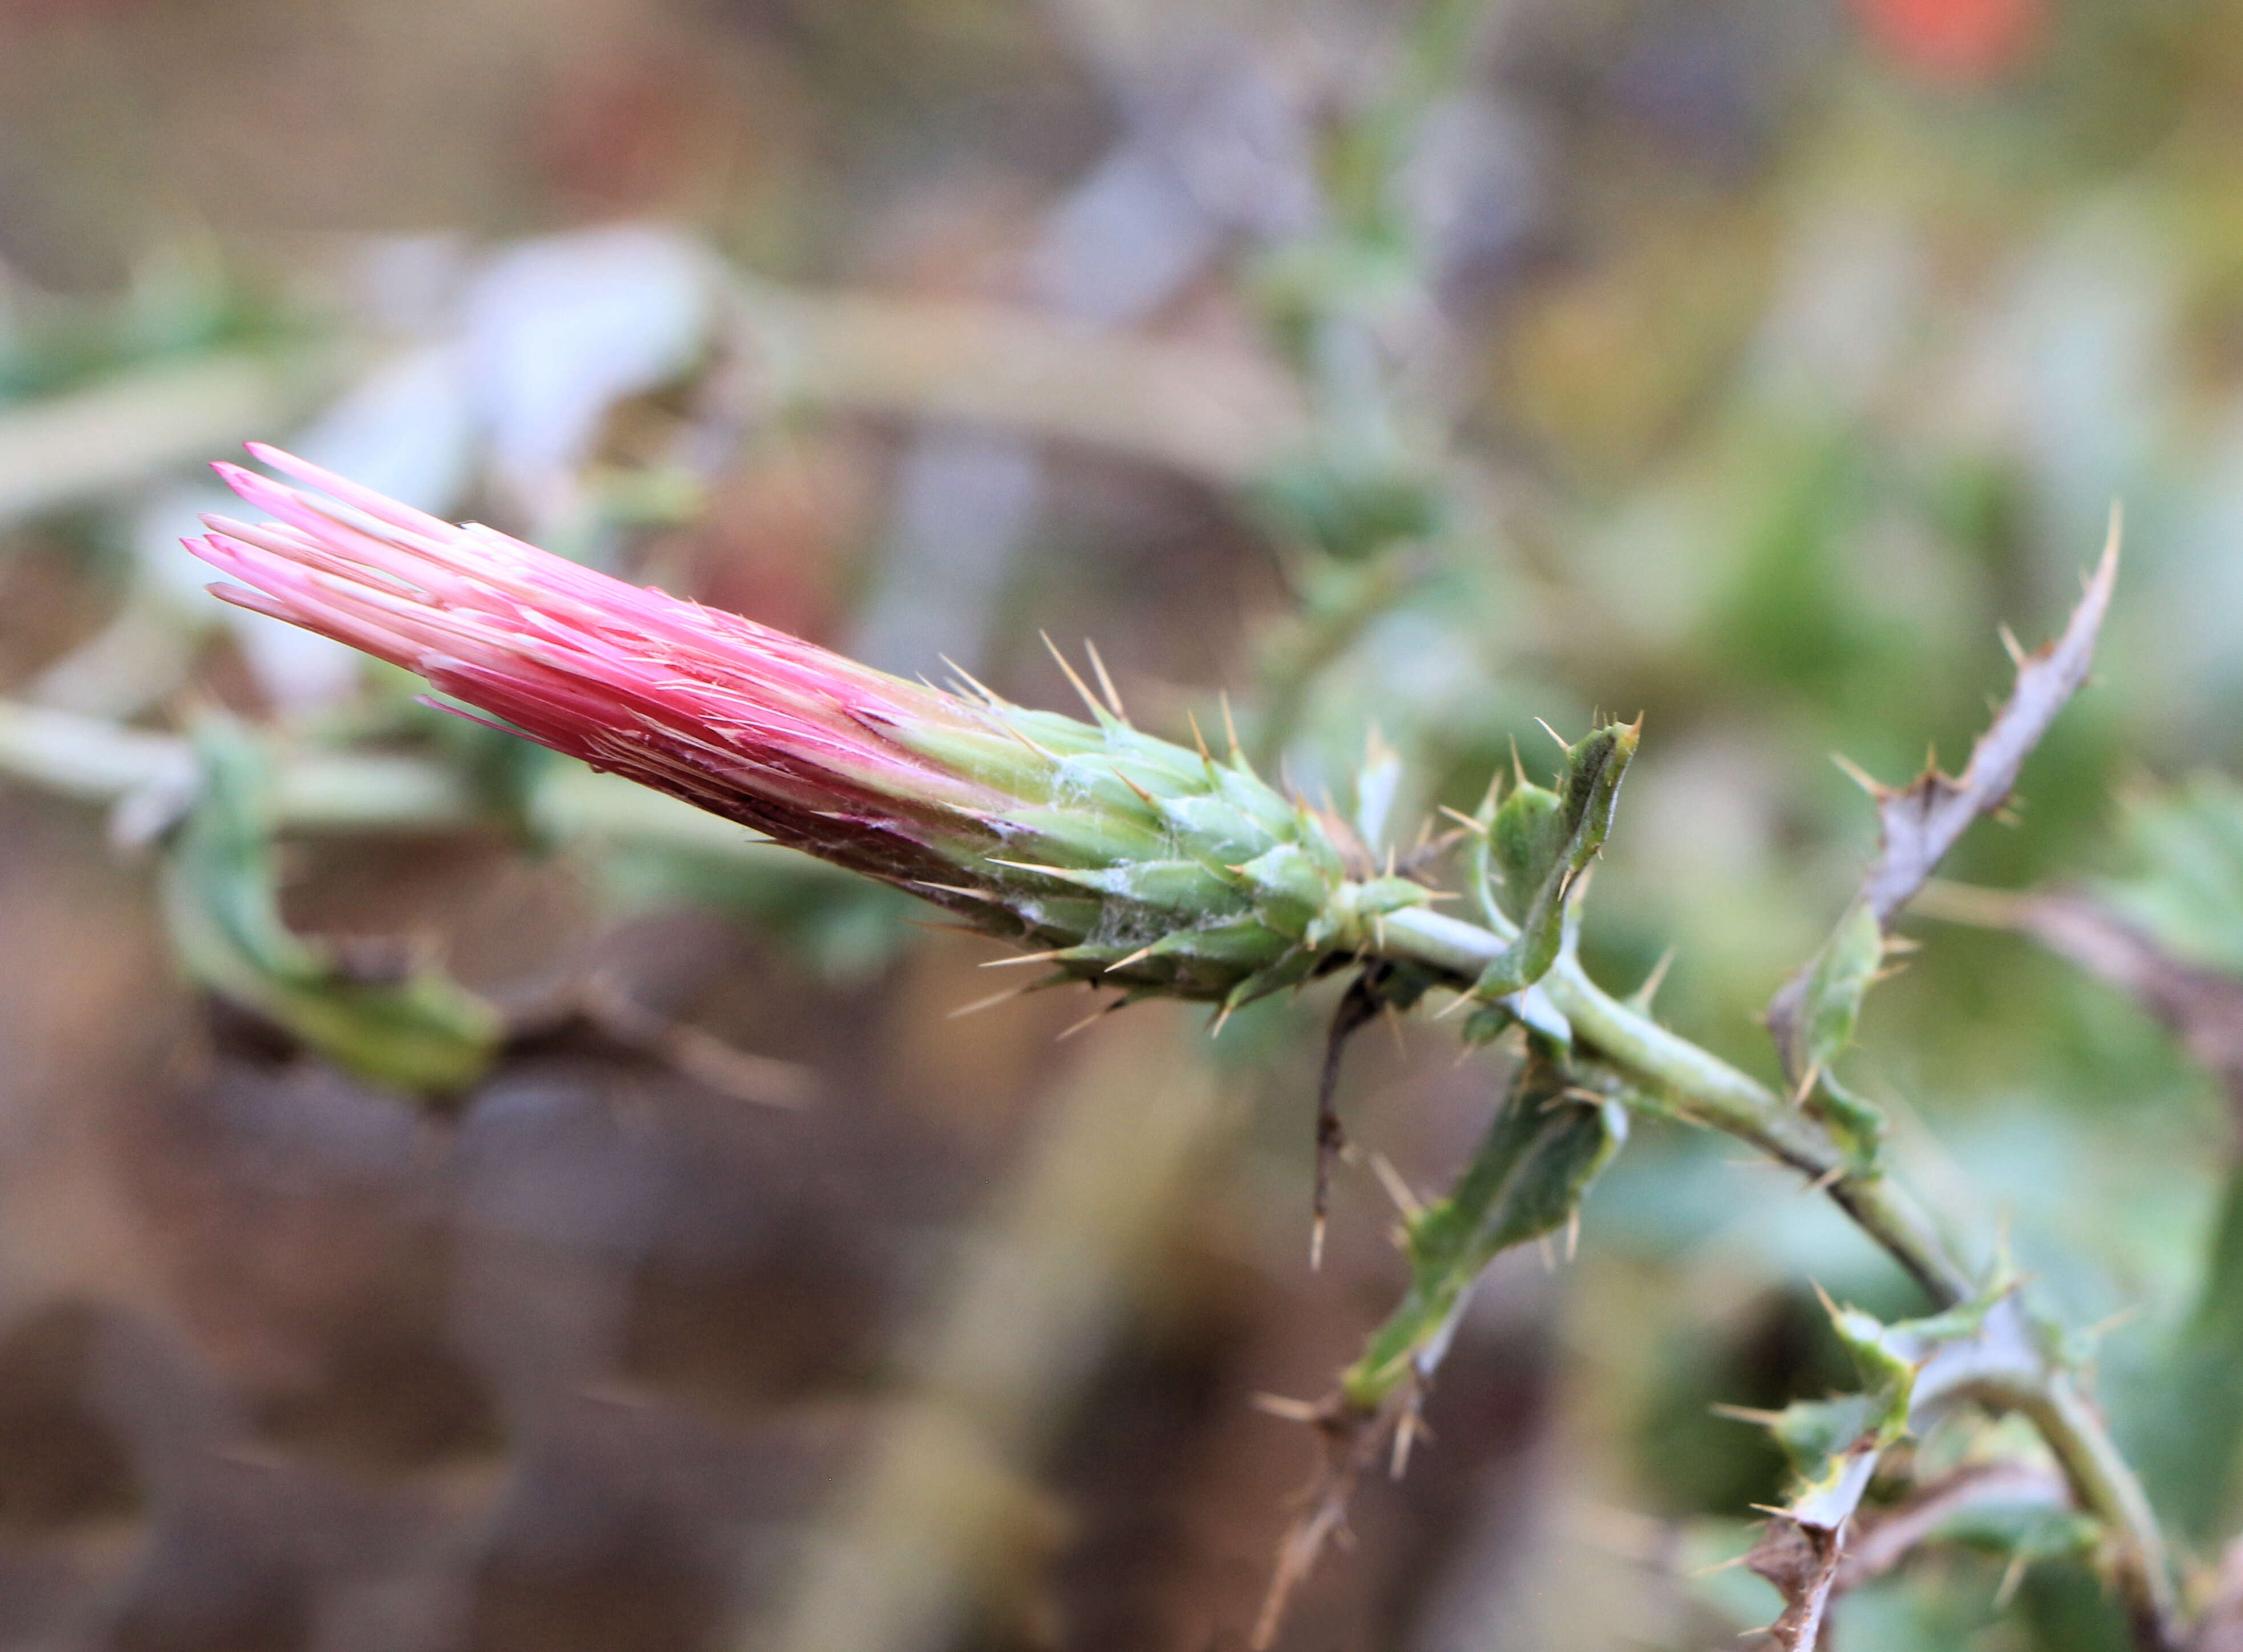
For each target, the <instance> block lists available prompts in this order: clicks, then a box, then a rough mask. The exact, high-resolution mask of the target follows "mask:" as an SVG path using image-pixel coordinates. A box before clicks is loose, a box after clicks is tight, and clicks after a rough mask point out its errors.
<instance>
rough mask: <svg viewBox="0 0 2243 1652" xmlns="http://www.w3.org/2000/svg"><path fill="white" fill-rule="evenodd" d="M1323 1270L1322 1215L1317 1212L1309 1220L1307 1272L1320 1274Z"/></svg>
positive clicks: (1321, 1212) (1320, 1212)
mask: <svg viewBox="0 0 2243 1652" xmlns="http://www.w3.org/2000/svg"><path fill="white" fill-rule="evenodd" d="M1309 1271H1310V1273H1322V1272H1323V1271H1324V1212H1323V1211H1322V1210H1318V1211H1317V1213H1316V1214H1315V1215H1314V1216H1312V1217H1310V1218H1309Z"/></svg>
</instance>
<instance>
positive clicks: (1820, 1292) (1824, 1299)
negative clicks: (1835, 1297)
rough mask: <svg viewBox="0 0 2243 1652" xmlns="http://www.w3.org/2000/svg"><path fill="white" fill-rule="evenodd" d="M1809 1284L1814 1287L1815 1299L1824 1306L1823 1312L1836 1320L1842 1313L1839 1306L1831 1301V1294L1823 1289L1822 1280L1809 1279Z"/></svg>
mask: <svg viewBox="0 0 2243 1652" xmlns="http://www.w3.org/2000/svg"><path fill="white" fill-rule="evenodd" d="M1807 1283H1808V1284H1809V1285H1812V1286H1813V1287H1814V1289H1815V1301H1817V1302H1819V1303H1821V1304H1822V1311H1823V1312H1825V1313H1827V1314H1829V1316H1830V1317H1831V1318H1833V1319H1835V1318H1837V1317H1838V1314H1839V1311H1840V1310H1839V1307H1838V1305H1837V1304H1836V1303H1835V1302H1833V1301H1831V1300H1830V1293H1829V1291H1825V1290H1824V1289H1823V1288H1822V1281H1821V1280H1820V1279H1809V1281H1808V1282H1807Z"/></svg>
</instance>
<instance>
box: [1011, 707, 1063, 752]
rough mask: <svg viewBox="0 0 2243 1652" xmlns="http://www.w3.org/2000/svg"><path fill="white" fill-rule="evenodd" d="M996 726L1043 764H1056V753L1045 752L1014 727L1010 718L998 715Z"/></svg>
mask: <svg viewBox="0 0 2243 1652" xmlns="http://www.w3.org/2000/svg"><path fill="white" fill-rule="evenodd" d="M997 726H998V727H999V728H1001V729H1002V730H1004V731H1005V732H1006V733H1007V734H1009V735H1011V736H1012V737H1013V738H1014V739H1016V740H1018V741H1019V742H1020V744H1021V745H1025V746H1027V748H1028V750H1030V751H1031V752H1034V753H1035V754H1036V755H1037V756H1038V757H1040V758H1041V759H1043V760H1044V761H1045V762H1047V763H1051V764H1057V763H1058V761H1059V755H1058V753H1056V752H1047V751H1045V750H1044V748H1043V747H1042V746H1041V745H1037V744H1036V743H1035V742H1034V740H1032V739H1030V738H1028V737H1027V735H1025V734H1023V733H1022V732H1020V730H1019V729H1018V728H1016V727H1014V724H1013V719H1012V718H1008V717H1006V716H1003V715H1001V713H1000V716H999V717H998V718H997Z"/></svg>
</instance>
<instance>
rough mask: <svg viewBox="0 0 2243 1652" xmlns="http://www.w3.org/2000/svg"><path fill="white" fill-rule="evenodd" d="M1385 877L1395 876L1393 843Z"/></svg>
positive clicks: (1390, 845)
mask: <svg viewBox="0 0 2243 1652" xmlns="http://www.w3.org/2000/svg"><path fill="white" fill-rule="evenodd" d="M1384 875H1385V876H1386V877H1389V878H1391V877H1392V876H1393V875H1394V846H1393V845H1392V844H1391V843H1390V844H1388V845H1387V846H1386V871H1385V873H1384ZM1382 944H1383V943H1382Z"/></svg>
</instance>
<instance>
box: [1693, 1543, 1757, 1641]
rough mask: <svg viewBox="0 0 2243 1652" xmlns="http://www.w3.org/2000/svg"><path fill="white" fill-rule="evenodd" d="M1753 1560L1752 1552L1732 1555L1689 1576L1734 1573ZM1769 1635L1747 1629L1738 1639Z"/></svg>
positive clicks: (1702, 1567)
mask: <svg viewBox="0 0 2243 1652" xmlns="http://www.w3.org/2000/svg"><path fill="white" fill-rule="evenodd" d="M1751 1558H1752V1555H1751V1553H1750V1551H1747V1552H1746V1553H1745V1554H1732V1555H1730V1556H1729V1558H1728V1559H1727V1560H1725V1561H1714V1563H1713V1564H1712V1565H1711V1566H1701V1567H1700V1568H1698V1569H1697V1570H1696V1571H1694V1572H1692V1573H1690V1574H1689V1575H1690V1576H1692V1577H1712V1576H1714V1575H1715V1574H1718V1573H1721V1572H1728V1571H1734V1569H1735V1568H1738V1567H1740V1566H1742V1565H1743V1564H1744V1563H1745V1562H1746V1561H1748V1560H1750V1559H1751ZM1768 1633H1770V1631H1768V1630H1767V1629H1747V1630H1745V1631H1743V1633H1742V1634H1741V1635H1738V1636H1737V1638H1738V1639H1739V1640H1742V1639H1743V1638H1744V1637H1745V1635H1767V1634H1768Z"/></svg>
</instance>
